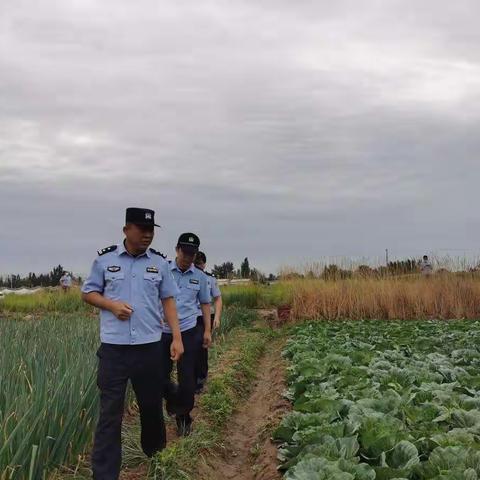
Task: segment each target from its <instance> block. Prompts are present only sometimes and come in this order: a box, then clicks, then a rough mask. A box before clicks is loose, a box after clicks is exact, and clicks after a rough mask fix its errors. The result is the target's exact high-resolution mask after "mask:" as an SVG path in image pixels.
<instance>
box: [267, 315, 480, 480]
mask: <svg viewBox="0 0 480 480" xmlns="http://www.w3.org/2000/svg"><path fill="white" fill-rule="evenodd" d="M479 345H480V323H479V322H476V321H471V322H468V321H455V322H325V323H319V322H317V323H310V324H306V325H303V326H301V327H297V330H296V333H295V335H294V336H293V337H292V338H291V340H290V341H289V343H288V344H287V347H286V350H285V355H286V357H287V358H288V359H289V360H290V362H291V366H290V368H289V374H288V381H289V396H290V398H291V400H292V402H293V407H294V409H293V412H292V413H290V414H289V415H288V416H286V417H285V418H284V420H283V421H282V424H281V425H280V426H279V428H278V429H277V430H276V432H275V439H276V440H277V441H278V442H280V444H281V445H280V449H279V458H280V461H281V467H282V469H283V470H285V471H286V474H285V479H287V480H322V479H325V480H326V479H330V480H354V479H359V480H374V479H378V480H388V479H397V480H399V479H410V480H423V479H432V480H433V479H435V480H457V479H458V480H460V479H462V480H463V479H467V480H475V479H477V478H480V350H479Z"/></svg>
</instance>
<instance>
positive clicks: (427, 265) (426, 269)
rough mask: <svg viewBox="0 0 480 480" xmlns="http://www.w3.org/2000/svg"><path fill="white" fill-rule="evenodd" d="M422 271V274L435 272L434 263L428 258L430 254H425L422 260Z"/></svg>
mask: <svg viewBox="0 0 480 480" xmlns="http://www.w3.org/2000/svg"><path fill="white" fill-rule="evenodd" d="M420 271H421V272H422V275H425V276H427V277H428V276H430V275H431V274H432V273H433V265H432V263H431V262H430V260H429V259H428V255H424V256H423V259H422V261H421V262H420Z"/></svg>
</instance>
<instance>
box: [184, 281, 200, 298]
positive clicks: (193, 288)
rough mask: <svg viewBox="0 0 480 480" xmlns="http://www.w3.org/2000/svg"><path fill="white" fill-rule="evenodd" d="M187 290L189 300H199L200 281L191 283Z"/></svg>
mask: <svg viewBox="0 0 480 480" xmlns="http://www.w3.org/2000/svg"><path fill="white" fill-rule="evenodd" d="M185 290H186V293H187V295H188V298H189V300H197V297H198V293H199V292H200V285H199V284H198V283H189V284H187V288H186V289H185Z"/></svg>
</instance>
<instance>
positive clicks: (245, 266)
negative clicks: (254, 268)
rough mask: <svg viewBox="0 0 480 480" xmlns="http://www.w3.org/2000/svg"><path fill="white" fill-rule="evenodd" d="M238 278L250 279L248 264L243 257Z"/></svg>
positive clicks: (246, 258)
mask: <svg viewBox="0 0 480 480" xmlns="http://www.w3.org/2000/svg"><path fill="white" fill-rule="evenodd" d="M240 276H241V277H242V278H250V264H249V262H248V257H245V259H244V260H243V262H242V264H241V265H240Z"/></svg>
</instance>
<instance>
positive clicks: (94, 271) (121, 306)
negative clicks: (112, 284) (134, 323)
mask: <svg viewBox="0 0 480 480" xmlns="http://www.w3.org/2000/svg"><path fill="white" fill-rule="evenodd" d="M104 288H105V279H104V276H103V267H102V265H101V264H100V262H99V261H98V259H95V261H94V262H93V265H92V268H91V270H90V275H89V276H88V278H87V280H85V283H84V284H83V286H82V300H83V301H84V302H86V303H88V304H89V305H93V306H94V307H97V308H100V309H102V310H109V311H110V312H112V313H113V314H114V315H115V316H116V317H117V318H118V319H119V320H128V319H129V318H130V315H131V314H132V312H133V308H132V307H131V306H130V305H129V304H128V303H126V302H116V301H114V300H110V299H109V298H105V297H104V296H103V290H104Z"/></svg>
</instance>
